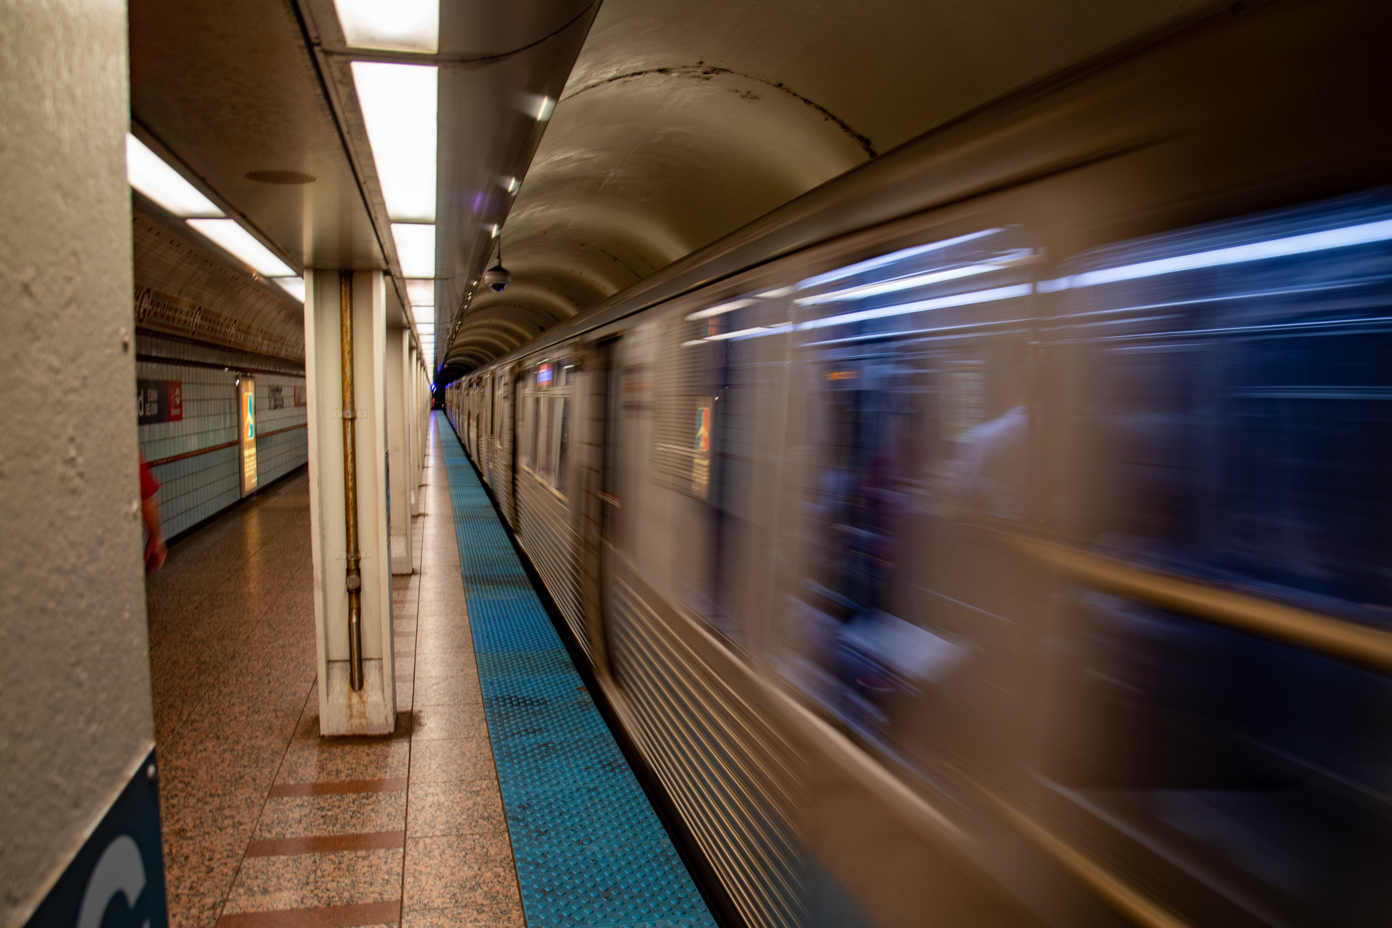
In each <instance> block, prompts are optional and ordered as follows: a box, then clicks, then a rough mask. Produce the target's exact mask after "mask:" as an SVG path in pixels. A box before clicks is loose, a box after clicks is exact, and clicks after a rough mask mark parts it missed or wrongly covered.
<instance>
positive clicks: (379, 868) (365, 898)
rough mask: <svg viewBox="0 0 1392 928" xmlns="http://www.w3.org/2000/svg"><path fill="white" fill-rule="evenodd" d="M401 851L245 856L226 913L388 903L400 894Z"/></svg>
mask: <svg viewBox="0 0 1392 928" xmlns="http://www.w3.org/2000/svg"><path fill="white" fill-rule="evenodd" d="M401 872H402V871H401V851H400V850H399V849H396V848H391V849H385V850H374V851H338V852H336V853H330V854H294V855H290V856H286V857H248V858H246V859H245V860H243V861H242V867H241V869H240V870H239V871H238V873H237V882H236V883H235V884H233V886H232V892H231V894H230V895H229V896H228V897H227V907H226V908H225V909H224V912H226V913H237V912H265V911H276V910H280V909H302V908H308V907H310V906H329V905H355V904H361V903H364V902H391V901H393V900H395V899H399V898H401Z"/></svg>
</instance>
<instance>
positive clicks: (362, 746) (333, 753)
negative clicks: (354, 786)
mask: <svg viewBox="0 0 1392 928" xmlns="http://www.w3.org/2000/svg"><path fill="white" fill-rule="evenodd" d="M316 724H317V722H316ZM410 759H411V744H410V742H409V741H407V740H405V739H390V740H382V741H373V742H364V741H348V740H346V739H345V740H343V741H336V740H333V739H324V741H323V743H312V744H296V745H293V746H292V747H291V748H290V750H289V751H287V752H286V754H285V759H284V761H282V762H281V765H280V771H279V773H278V774H277V775H276V782H277V783H320V782H326V781H337V780H378V779H386V778H388V777H404V776H406V774H407V771H408V770H409V768H410Z"/></svg>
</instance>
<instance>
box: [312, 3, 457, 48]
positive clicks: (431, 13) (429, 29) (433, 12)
mask: <svg viewBox="0 0 1392 928" xmlns="http://www.w3.org/2000/svg"><path fill="white" fill-rule="evenodd" d="M334 7H335V8H336V9H337V10H338V22H339V24H340V25H341V26H342V27H343V38H344V39H345V40H346V41H347V43H348V45H349V46H350V47H352V48H380V49H385V50H390V51H403V52H425V53H427V54H432V55H433V54H434V53H435V52H437V51H439V50H440V3H439V0H392V2H390V3H384V2H382V0H334Z"/></svg>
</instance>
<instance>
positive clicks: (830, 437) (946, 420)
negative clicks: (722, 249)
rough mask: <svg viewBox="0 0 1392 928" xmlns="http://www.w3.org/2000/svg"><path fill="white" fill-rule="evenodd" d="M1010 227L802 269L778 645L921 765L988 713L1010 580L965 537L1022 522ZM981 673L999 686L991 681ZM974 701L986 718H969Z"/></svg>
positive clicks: (846, 711) (1025, 368) (863, 730)
mask: <svg viewBox="0 0 1392 928" xmlns="http://www.w3.org/2000/svg"><path fill="white" fill-rule="evenodd" d="M1040 253H1041V249H1040V248H1039V247H1038V246H1037V244H1036V243H1035V241H1034V239H1033V237H1032V236H1031V235H1030V234H1029V233H1028V232H1027V231H1026V230H1024V229H1022V228H1019V227H1005V228H996V229H989V230H985V231H978V232H972V233H969V234H966V235H960V236H955V237H952V238H948V239H944V240H941V241H937V242H932V243H928V244H926V245H922V246H916V247H913V248H909V249H905V250H903V251H900V252H896V253H895V254H892V255H886V256H883V257H880V258H874V259H870V260H868V261H862V262H860V263H858V264H854V265H850V266H848V267H844V268H841V269H839V270H836V271H831V272H828V273H825V274H821V275H818V276H816V277H812V278H809V279H807V280H804V281H802V282H801V283H800V284H798V286H797V288H796V293H795V296H794V302H795V305H796V306H797V312H796V313H795V316H794V326H795V333H794V338H795V346H796V348H795V351H796V362H797V373H796V375H795V376H797V377H798V378H799V383H800V386H801V387H802V388H803V389H802V390H800V391H794V394H795V395H797V396H800V397H803V398H804V402H805V408H801V409H795V410H793V413H792V415H793V416H794V419H795V428H798V429H800V432H801V434H800V439H799V441H798V442H797V445H796V447H795V448H794V449H793V450H792V457H793V458H794V459H795V460H797V461H799V462H800V467H798V469H797V471H796V476H795V478H794V479H795V480H796V489H795V496H796V497H797V500H798V503H797V527H796V538H795V548H796V551H797V553H796V555H795V561H796V567H795V578H794V580H793V582H792V583H791V584H790V585H789V587H790V588H789V590H788V602H787V609H786V613H785V616H784V627H783V629H782V630H781V634H780V635H779V641H778V643H777V645H776V649H775V654H774V659H775V661H776V663H777V665H778V666H779V668H780V670H781V671H782V673H783V674H784V675H785V676H786V677H788V679H790V680H791V681H792V682H793V683H794V684H795V685H796V686H798V687H799V688H801V689H802V690H803V691H804V692H806V693H807V694H808V695H809V696H810V697H811V698H813V699H814V700H815V701H816V702H818V703H820V704H821V706H822V707H823V708H824V709H825V710H826V711H828V712H829V713H831V714H832V715H833V716H834V717H836V718H838V719H839V720H840V721H842V722H843V723H845V724H847V725H849V726H851V727H852V728H853V729H854V730H856V731H857V732H859V733H860V734H861V735H862V736H863V737H865V738H866V739H868V740H870V741H872V742H874V743H875V744H876V745H877V746H878V747H880V748H881V749H883V750H886V751H890V752H893V753H895V754H898V755H903V756H906V757H913V756H917V757H918V759H919V762H921V763H927V762H928V758H929V756H930V755H931V754H932V750H930V748H931V749H933V750H936V751H938V752H941V751H942V750H944V749H945V748H947V747H948V746H950V745H952V744H953V743H954V742H960V741H963V740H968V739H970V738H972V737H974V734H973V729H974V728H976V727H978V726H979V724H980V723H981V722H983V721H985V720H986V719H989V718H993V717H999V716H1000V714H1001V713H1000V712H999V711H994V710H992V709H991V708H990V706H991V705H992V704H993V703H998V702H1000V701H1001V700H1000V698H999V697H998V695H997V691H998V690H1000V691H1009V689H1010V688H1011V683H1010V680H1009V677H1010V665H1009V660H1008V658H1009V655H1010V653H1011V652H1010V649H1009V648H1001V647H998V642H999V641H1000V640H1002V639H1003V638H1005V637H1006V636H1008V634H1009V628H1008V625H1009V623H1010V621H1011V620H1012V619H1011V618H1010V617H1011V616H1012V615H1013V612H1014V610H1013V608H1012V598H1013V596H1014V595H1015V590H1014V589H1013V588H1012V587H1011V586H1010V585H1009V584H1008V583H1007V584H1002V583H1001V582H1000V581H999V579H998V575H999V574H1000V573H1002V572H1004V573H1005V574H1006V575H1007V576H1009V575H1012V572H1011V565H1010V564H1009V563H1008V560H1007V559H1006V558H1005V557H1004V556H1003V555H1001V554H999V553H995V552H991V551H990V550H989V549H987V548H985V547H983V546H982V545H981V544H980V542H979V541H977V540H976V539H975V537H974V536H973V535H972V534H971V532H970V530H969V529H970V527H971V526H972V525H975V524H977V523H981V522H993V521H1007V522H1018V521H1021V520H1023V519H1024V518H1025V517H1026V514H1027V511H1028V508H1029V501H1028V499H1027V485H1026V473H1027V462H1028V456H1029V448H1028V437H1029V429H1030V422H1031V413H1030V405H1029V398H1028V391H1029V385H1030V377H1031V374H1032V367H1031V365H1032V357H1031V347H1030V345H1031V339H1032V337H1033V334H1034V331H1033V326H1034V320H1033V309H1032V307H1033V286H1032V284H1033V268H1034V265H1035V262H1036V261H1037V260H1038V258H1039V256H1040ZM993 688H994V689H993ZM983 713H984V715H985V718H983Z"/></svg>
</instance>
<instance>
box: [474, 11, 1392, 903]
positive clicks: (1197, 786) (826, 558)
mask: <svg viewBox="0 0 1392 928" xmlns="http://www.w3.org/2000/svg"><path fill="white" fill-rule="evenodd" d="M1389 35H1392V13H1390V12H1389V10H1388V8H1387V7H1386V5H1385V4H1378V3H1362V2H1327V0H1272V2H1269V3H1264V4H1252V5H1249V6H1247V7H1246V8H1244V6H1243V4H1237V5H1236V6H1234V7H1233V8H1231V9H1229V10H1224V11H1223V12H1221V13H1219V14H1217V15H1215V16H1213V17H1210V18H1208V19H1205V20H1203V21H1201V22H1197V23H1194V24H1191V25H1190V26H1188V27H1186V28H1185V29H1184V30H1182V31H1180V32H1178V33H1175V34H1171V35H1168V36H1165V37H1162V38H1160V39H1157V40H1155V41H1152V42H1150V43H1148V44H1145V45H1143V46H1138V47H1133V48H1128V49H1123V50H1120V51H1118V52H1117V53H1116V54H1114V55H1111V56H1109V57H1108V58H1107V59H1106V60H1104V61H1096V62H1090V63H1088V64H1087V65H1085V66H1083V67H1080V68H1078V69H1076V70H1074V71H1072V72H1070V73H1068V74H1065V75H1061V76H1059V77H1058V78H1057V79H1055V80H1052V81H1050V82H1049V83H1048V84H1047V85H1044V86H1039V87H1034V88H1030V89H1028V90H1026V91H1024V92H1021V93H1018V94H1015V95H1013V96H1011V97H1009V98H1007V99H1005V100H1002V101H999V102H997V103H996V104H993V105H992V106H990V107H988V108H985V109H983V110H981V111H979V112H976V113H974V114H971V115H969V116H968V117H966V118H963V119H961V120H959V121H957V122H955V123H953V124H951V125H949V126H946V127H944V128H941V129H939V130H936V131H934V132H932V133H930V134H928V135H926V136H924V137H922V138H920V139H918V140H916V141H914V142H912V143H910V144H908V145H906V146H904V147H903V148H901V149H899V150H897V151H895V152H892V153H890V154H889V155H886V156H884V157H883V158H881V159H879V160H877V161H875V162H873V163H871V164H869V165H867V166H865V167H863V168H861V169H858V170H856V171H853V172H851V173H849V174H847V175H845V176H843V177H841V178H838V179H837V180H834V181H832V182H830V183H828V184H827V185H825V186H823V187H821V188H819V189H817V190H815V191H813V192H811V193H809V194H807V195H806V196H804V197H802V198H800V199H798V200H796V201H794V202H793V203H791V204H789V205H788V206H786V207H784V208H782V209H780V210H778V211H776V212H774V213H772V214H770V215H769V216H767V217H765V218H764V219H762V220H760V221H758V222H756V223H754V224H753V225H751V226H749V227H747V228H745V229H742V230H740V231H738V232H736V233H735V234H733V235H731V236H729V237H728V238H727V239H725V240H723V241H720V242H718V243H716V244H714V245H712V246H710V247H708V248H705V249H704V250H702V251H700V252H698V253H697V254H695V255H693V256H691V257H689V258H687V259H685V260H683V261H681V262H679V263H678V264H676V265H674V266H672V267H670V268H667V269H666V270H664V271H663V272H661V273H659V274H657V275H655V276H654V277H652V278H650V279H649V280H648V281H646V282H644V283H642V284H640V285H638V286H637V287H635V288H633V289H631V290H629V291H627V292H625V293H622V294H620V295H618V296H617V297H615V298H613V299H612V300H610V301H609V302H608V303H606V304H604V305H602V306H600V307H598V308H597V309H596V310H594V311H593V312H590V313H588V314H586V315H584V316H583V317H580V318H577V319H575V320H573V321H571V322H569V323H566V324H564V325H562V326H559V327H557V328H556V329H553V330H551V331H549V332H547V333H545V334H544V335H543V336H541V337H540V338H538V339H537V340H536V341H534V342H532V343H531V344H529V345H527V346H526V347H524V348H523V349H521V350H519V351H517V352H516V353H514V354H512V355H511V356H508V357H506V358H502V359H500V360H498V361H496V362H492V363H489V364H488V365H486V366H484V367H482V368H480V369H478V370H476V371H474V372H472V373H471V374H469V375H468V376H467V377H466V378H464V379H463V380H461V381H459V382H456V383H455V384H453V385H451V386H450V387H449V389H448V392H447V403H446V405H447V409H448V412H449V416H450V418H451V421H452V422H453V423H454V426H455V428H456V430H457V432H458V434H459V435H460V437H461V439H462V440H463V441H464V443H465V445H466V447H467V449H468V452H469V454H470V455H471V457H472V459H473V460H474V462H475V463H476V465H477V467H478V468H479V470H480V472H481V474H482V475H483V478H484V480H485V482H486V483H487V484H488V486H489V487H490V489H491V491H492V493H493V495H494V498H495V500H496V501H497V503H498V506H499V509H500V510H501V512H502V514H503V516H504V518H505V519H506V520H507V521H508V522H509V524H510V525H511V527H512V529H513V530H514V532H515V533H516V536H517V538H518V540H519V542H520V545H521V546H522V548H523V549H524V550H525V551H526V553H527V554H528V556H529V557H530V558H531V560H532V562H533V564H534V566H535V568H536V570H537V572H538V573H539V575H540V576H541V578H542V579H543V581H544V583H545V585H546V588H547V590H548V591H549V593H550V596H551V597H552V599H553V600H554V603H555V605H556V607H557V609H558V610H559V612H560V614H561V615H562V616H563V617H564V620H565V622H566V623H567V624H568V625H569V627H570V630H571V631H572V632H573V634H574V638H575V640H576V642H577V643H578V647H579V648H580V650H582V651H583V653H584V655H585V657H586V658H587V659H588V660H589V661H590V663H591V665H592V668H593V671H594V674H595V677H596V679H597V680H598V681H599V683H600V685H601V687H602V688H603V689H604V691H605V695H606V696H607V698H608V699H609V701H610V702H611V703H612V704H613V706H614V710H615V713H616V715H617V716H618V717H619V719H620V720H621V722H622V724H623V725H624V726H625V728H626V729H627V730H628V732H629V734H630V735H631V736H632V738H633V739H634V741H635V743H636V744H637V746H638V748H639V750H640V751H641V753H642V754H643V755H644V757H645V759H646V761H647V762H648V764H649V765H650V767H651V768H652V770H653V771H654V772H655V774H656V776H657V777H658V778H659V779H660V781H661V782H662V785H663V787H664V788H665V790H666V792H667V793H669V794H670V796H671V798H672V801H673V804H674V806H675V808H676V810H677V812H678V814H679V815H680V817H681V819H682V820H683V822H684V824H685V826H686V828H687V829H688V830H689V832H690V833H691V834H692V835H693V837H694V841H695V843H696V845H697V846H699V849H700V853H701V856H702V857H703V858H704V859H705V861H706V862H707V863H708V865H709V868H710V870H711V872H712V873H713V874H714V876H715V878H716V879H717V880H718V881H719V883H720V885H721V887H722V889H723V890H724V892H725V893H726V894H727V895H728V897H729V899H730V900H731V901H732V908H733V909H734V910H735V911H736V913H737V915H738V918H739V919H742V920H743V921H744V922H746V923H747V924H748V925H751V926H794V925H882V926H901V925H902V926H907V925H932V926H938V925H943V926H946V925H970V926H979V925H980V926H984V925H1037V924H1044V925H1054V926H1104V925H1122V924H1136V925H1144V926H1162V925H1163V926H1173V925H1186V924H1189V925H1222V926H1233V925H1249V924H1272V925H1321V926H1332V925H1341V926H1344V925H1347V926H1355V925H1356V926H1364V925H1386V924H1389V923H1392V879H1390V878H1389V876H1388V874H1389V873H1392V732H1389V725H1392V685H1389V679H1388V675H1389V673H1392V489H1389V487H1390V486H1392V479H1390V478H1392V187H1388V186H1386V185H1389V184H1392V132H1390V131H1389V119H1388V117H1389V115H1392V113H1390V112H1389V106H1390V104H1389V101H1392V68H1388V67H1387V54H1386V50H1385V46H1386V42H1387V37H1388V36H1389Z"/></svg>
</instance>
